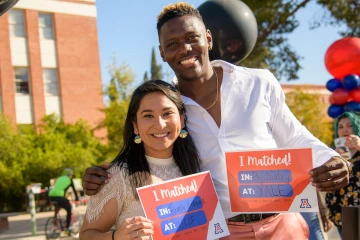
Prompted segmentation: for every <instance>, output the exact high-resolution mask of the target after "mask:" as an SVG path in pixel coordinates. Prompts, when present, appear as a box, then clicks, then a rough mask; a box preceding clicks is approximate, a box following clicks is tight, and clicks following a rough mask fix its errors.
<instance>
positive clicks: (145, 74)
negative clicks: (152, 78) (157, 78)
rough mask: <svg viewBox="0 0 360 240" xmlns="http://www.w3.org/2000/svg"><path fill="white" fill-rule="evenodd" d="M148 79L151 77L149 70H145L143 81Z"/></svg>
mask: <svg viewBox="0 0 360 240" xmlns="http://www.w3.org/2000/svg"><path fill="white" fill-rule="evenodd" d="M147 81H149V77H148V72H147V71H145V73H144V78H143V82H147Z"/></svg>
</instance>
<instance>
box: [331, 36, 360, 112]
mask: <svg viewBox="0 0 360 240" xmlns="http://www.w3.org/2000/svg"><path fill="white" fill-rule="evenodd" d="M325 66H326V68H327V70H328V71H329V72H330V74H331V75H333V76H334V78H333V79H330V80H329V81H328V82H327V83H326V88H327V89H328V90H329V91H330V92H332V94H331V95H330V99H329V101H330V104H331V105H330V107H329V109H328V115H329V116H330V117H332V118H336V117H338V116H339V115H340V114H342V113H343V112H344V111H356V112H360V78H359V76H360V38H357V37H346V38H343V39H340V40H337V41H335V42H334V43H333V44H332V45H331V46H330V47H329V48H328V50H327V52H326V54H325Z"/></svg>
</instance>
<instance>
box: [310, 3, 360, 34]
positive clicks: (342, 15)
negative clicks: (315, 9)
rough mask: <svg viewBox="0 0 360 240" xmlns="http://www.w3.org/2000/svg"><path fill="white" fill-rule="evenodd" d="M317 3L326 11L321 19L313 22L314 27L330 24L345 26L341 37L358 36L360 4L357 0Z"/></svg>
mask: <svg viewBox="0 0 360 240" xmlns="http://www.w3.org/2000/svg"><path fill="white" fill-rule="evenodd" d="M318 3H319V4H320V5H322V6H323V7H324V9H326V10H328V11H324V13H323V15H322V18H321V19H320V20H318V21H315V26H320V25H321V23H322V24H325V25H326V24H330V25H334V26H339V25H345V26H347V29H345V30H344V31H341V32H340V34H341V36H344V37H345V36H354V37H355V36H357V37H358V36H360V2H359V0H342V1H339V0H318Z"/></svg>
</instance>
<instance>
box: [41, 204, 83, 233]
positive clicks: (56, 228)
mask: <svg viewBox="0 0 360 240" xmlns="http://www.w3.org/2000/svg"><path fill="white" fill-rule="evenodd" d="M50 204H51V205H53V206H54V207H55V214H56V215H55V216H56V217H50V218H48V219H47V220H46V224H45V236H46V239H47V240H53V239H56V240H58V239H60V238H63V237H69V236H70V237H71V238H73V239H78V238H79V231H80V227H81V225H82V223H83V217H82V216H80V215H79V214H78V213H77V212H76V211H75V209H74V204H71V226H70V228H69V230H70V232H69V233H67V232H65V228H66V216H60V214H59V212H60V209H61V208H60V207H58V205H57V202H50Z"/></svg>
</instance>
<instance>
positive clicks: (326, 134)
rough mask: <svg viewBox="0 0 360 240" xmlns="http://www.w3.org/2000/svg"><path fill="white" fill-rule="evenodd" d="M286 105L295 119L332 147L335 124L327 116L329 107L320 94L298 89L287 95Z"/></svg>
mask: <svg viewBox="0 0 360 240" xmlns="http://www.w3.org/2000/svg"><path fill="white" fill-rule="evenodd" d="M286 103H287V105H288V106H289V108H290V110H291V111H292V113H293V114H294V115H295V117H296V118H297V119H298V120H299V121H300V122H301V123H302V124H303V125H304V126H305V127H306V128H307V129H308V130H309V131H310V132H311V133H312V134H313V135H314V136H315V137H317V138H318V139H320V140H321V141H322V142H323V143H325V144H327V145H328V146H330V145H331V144H332V142H333V122H332V120H330V118H329V117H328V116H327V114H326V109H327V105H326V104H325V103H323V102H322V101H321V96H320V95H319V94H318V93H312V92H311V93H310V92H309V90H308V89H307V88H297V89H295V90H294V91H292V92H289V93H287V94H286Z"/></svg>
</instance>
